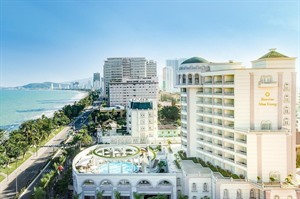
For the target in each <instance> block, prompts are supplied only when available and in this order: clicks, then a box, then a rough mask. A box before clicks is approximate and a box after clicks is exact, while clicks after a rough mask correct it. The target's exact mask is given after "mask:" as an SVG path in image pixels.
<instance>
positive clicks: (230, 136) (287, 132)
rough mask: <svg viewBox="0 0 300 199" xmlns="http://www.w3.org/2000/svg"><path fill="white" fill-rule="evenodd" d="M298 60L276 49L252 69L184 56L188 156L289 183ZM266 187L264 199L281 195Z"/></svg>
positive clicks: (181, 82) (253, 177)
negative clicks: (269, 190)
mask: <svg viewBox="0 0 300 199" xmlns="http://www.w3.org/2000/svg"><path fill="white" fill-rule="evenodd" d="M295 59H296V58H291V57H287V56H285V55H282V54H280V53H278V52H276V51H275V49H270V52H269V53H267V54H265V55H264V56H262V57H261V58H259V59H257V60H255V61H252V67H251V68H245V67H243V66H242V65H241V63H238V62H233V61H229V62H226V63H213V62H208V61H207V60H205V59H202V58H199V57H193V58H190V59H187V60H186V61H184V62H183V63H182V64H181V66H180V68H179V70H178V72H177V86H178V87H179V88H180V90H181V103H182V112H181V122H182V148H183V150H184V151H185V152H186V154H187V156H190V157H199V158H201V159H202V160H203V161H205V162H210V163H211V164H213V165H215V166H218V167H221V168H223V169H225V170H229V171H231V172H233V173H235V174H237V175H241V176H244V177H245V178H246V179H247V180H249V181H250V182H251V181H252V182H256V181H257V180H258V179H259V180H260V181H262V182H269V181H270V180H271V181H275V182H284V181H285V179H286V178H287V176H289V175H295V173H296V129H295V128H296V117H295V116H296V112H295V110H296V107H295V106H296V102H295V101H296V72H295ZM219 191H220V192H222V190H219ZM260 191H261V192H262V193H261V194H260V195H264V198H275V199H279V197H280V196H279V195H274V196H273V197H272V195H270V194H268V193H267V192H265V191H264V189H263V188H262V189H261V190H260ZM275 196H276V197H275ZM277 196H278V197H277ZM297 196H298V197H300V195H299V193H298V195H297ZM287 197H288V196H285V198H287ZM223 198H224V197H223ZM225 198H226V197H225ZM228 198H229V197H228ZM230 198H231V197H230ZM294 198H295V197H294Z"/></svg>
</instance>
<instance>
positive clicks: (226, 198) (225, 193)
mask: <svg viewBox="0 0 300 199" xmlns="http://www.w3.org/2000/svg"><path fill="white" fill-rule="evenodd" d="M228 195H229V194H228V189H224V191H223V199H229V196H228Z"/></svg>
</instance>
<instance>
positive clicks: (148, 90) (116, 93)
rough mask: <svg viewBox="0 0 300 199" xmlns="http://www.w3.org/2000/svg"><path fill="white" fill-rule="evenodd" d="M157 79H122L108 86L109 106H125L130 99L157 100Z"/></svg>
mask: <svg viewBox="0 0 300 199" xmlns="http://www.w3.org/2000/svg"><path fill="white" fill-rule="evenodd" d="M158 90H159V89H158V81H157V78H154V77H152V78H150V77H149V78H146V77H145V78H140V79H122V82H111V83H110V84H109V104H110V106H116V105H122V106H126V105H127V103H128V102H129V100H130V99H141V98H143V99H152V100H156V101H157V100H158Z"/></svg>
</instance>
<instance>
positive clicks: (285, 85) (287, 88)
mask: <svg viewBox="0 0 300 199" xmlns="http://www.w3.org/2000/svg"><path fill="white" fill-rule="evenodd" d="M283 89H284V91H288V90H289V83H284V88H283Z"/></svg>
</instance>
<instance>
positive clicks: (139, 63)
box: [103, 57, 157, 95]
mask: <svg viewBox="0 0 300 199" xmlns="http://www.w3.org/2000/svg"><path fill="white" fill-rule="evenodd" d="M156 67H157V64H156V62H154V61H152V60H150V61H148V60H146V58H144V57H116V58H107V60H105V61H104V66H103V74H104V77H103V78H104V93H106V95H109V83H110V82H111V81H112V82H121V81H122V79H123V78H127V79H139V78H144V77H156V76H157V72H156Z"/></svg>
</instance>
